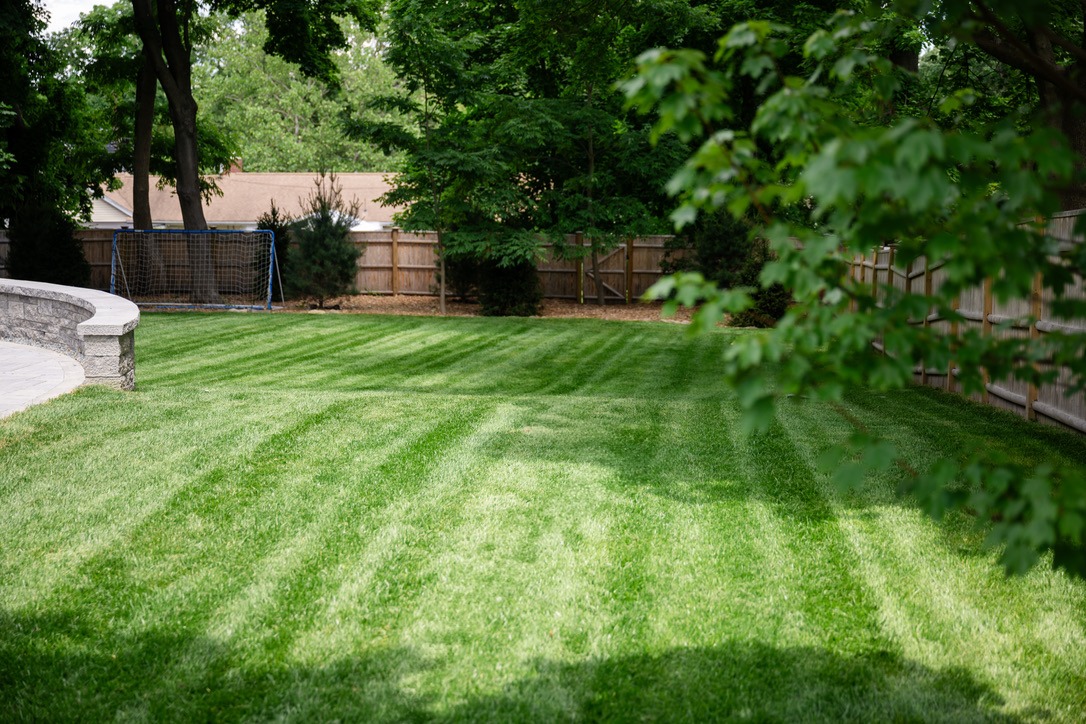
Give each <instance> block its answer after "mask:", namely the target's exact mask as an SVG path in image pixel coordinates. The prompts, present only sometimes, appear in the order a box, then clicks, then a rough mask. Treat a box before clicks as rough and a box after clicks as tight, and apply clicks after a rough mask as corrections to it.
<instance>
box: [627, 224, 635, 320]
mask: <svg viewBox="0 0 1086 724" xmlns="http://www.w3.org/2000/svg"><path fill="white" fill-rule="evenodd" d="M633 252H634V240H633V237H632V236H631V237H629V238H628V239H626V303H627V304H630V303H632V302H633V273H634V263H633Z"/></svg>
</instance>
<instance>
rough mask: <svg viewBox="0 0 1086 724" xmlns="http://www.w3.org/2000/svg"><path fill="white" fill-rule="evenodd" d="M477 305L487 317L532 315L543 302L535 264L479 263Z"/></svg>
mask: <svg viewBox="0 0 1086 724" xmlns="http://www.w3.org/2000/svg"><path fill="white" fill-rule="evenodd" d="M478 279H479V306H480V308H481V310H482V313H483V314H484V315H486V316H489V317H533V316H535V315H537V314H539V305H540V304H541V303H542V302H543V286H542V284H540V281H539V273H538V272H537V271H536V268H535V264H532V263H530V262H522V263H520V264H512V265H507V266H506V265H501V264H498V263H497V262H493V261H487V262H483V263H481V264H480V265H479V277H478Z"/></svg>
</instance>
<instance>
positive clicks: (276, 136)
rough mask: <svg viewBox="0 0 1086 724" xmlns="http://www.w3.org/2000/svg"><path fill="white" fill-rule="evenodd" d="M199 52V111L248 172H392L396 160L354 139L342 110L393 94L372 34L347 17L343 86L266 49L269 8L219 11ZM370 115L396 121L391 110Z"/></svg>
mask: <svg viewBox="0 0 1086 724" xmlns="http://www.w3.org/2000/svg"><path fill="white" fill-rule="evenodd" d="M215 18H216V22H215V23H214V27H213V30H212V31H211V33H210V36H209V37H208V39H207V41H206V43H205V44H204V45H202V46H200V47H198V48H197V49H196V51H195V55H196V57H195V59H194V62H193V86H194V88H195V93H196V95H197V97H198V98H199V100H200V104H201V105H200V108H201V112H202V114H203V115H204V117H206V118H207V119H208V120H209V122H210V123H211V124H212V125H214V126H215V127H216V128H218V129H219V131H220V132H222V133H223V135H225V136H226V137H227V138H229V139H231V141H232V142H233V145H234V149H235V152H236V155H237V157H238V158H240V159H241V160H242V161H243V162H244V169H245V170H246V171H319V170H322V169H323V170H329V169H331V170H335V171H339V172H353V171H393V170H395V169H396V167H397V164H398V159H397V157H396V156H395V155H392V156H389V155H387V154H385V153H383V152H382V151H381V150H380V149H379V148H378V147H377V146H375V145H374V144H370V143H366V142H364V141H359V140H356V139H351V138H349V137H348V136H347V134H346V132H345V126H344V123H343V110H344V107H345V106H346V107H350V108H356V107H358V106H360V105H365V104H366V103H367V102H368V101H369V100H370V99H371V98H374V97H378V96H387V95H388V94H389V93H391V92H392V89H393V86H394V84H395V76H394V75H393V73H392V70H391V69H390V68H389V67H388V66H387V65H386V64H385V63H384V61H383V59H382V58H381V52H380V51H381V48H380V45H379V44H378V42H377V40H376V38H375V36H374V35H373V33H371V32H368V31H366V30H364V29H363V28H362V27H361V26H360V25H359V24H358V22H357V21H354V20H351V19H344V20H342V21H341V25H342V26H343V28H344V32H345V35H346V41H347V45H346V47H345V48H343V49H341V50H339V51H337V52H336V53H334V54H333V55H332V60H333V62H334V64H335V68H336V77H337V78H338V80H339V85H338V87H332V86H330V85H329V84H328V83H327V82H325V81H324V80H322V79H320V78H317V77H312V76H307V75H305V74H304V73H303V72H302V71H301V69H300V68H299V66H298V65H297V64H295V63H291V62H289V61H286V60H283V59H282V58H279V57H277V56H274V55H269V54H268V53H266V52H265V51H264V45H265V44H266V43H267V40H268V30H267V27H266V20H265V13H264V11H260V10H257V11H252V12H248V13H243V14H241V15H240V16H238V17H237V18H230V17H228V16H224V15H217V16H215ZM368 117H371V118H373V119H374V120H376V119H381V120H386V121H388V122H390V123H393V124H395V123H396V119H395V117H389V114H388V113H380V114H377V115H372V114H371V115H370V116H368Z"/></svg>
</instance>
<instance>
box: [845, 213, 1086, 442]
mask: <svg viewBox="0 0 1086 724" xmlns="http://www.w3.org/2000/svg"><path fill="white" fill-rule="evenodd" d="M1083 215H1086V209H1079V210H1076V211H1065V212H1062V213H1059V214H1056V215H1054V216H1053V217H1052V218H1050V219H1049V220H1048V221H1047V223H1046V226H1045V233H1046V234H1048V235H1049V236H1050V237H1052V238H1053V239H1056V240H1058V241H1059V242H1060V244H1061V246H1062V247H1063V248H1065V249H1066V248H1069V247H1071V246H1072V245H1078V244H1082V243H1086V242H1084V240H1083V239H1082V238H1081V237H1075V236H1074V228H1075V222H1076V220H1077V219H1078V217H1079V216H1083ZM942 266H943V265H942V263H939V262H933V261H929V260H927V259H925V258H924V257H920V258H919V259H917V260H916V261H914V262H912V263H911V264H908V265H905V266H901V265H900V264H898V263H896V261H895V259H894V248H893V247H886V248H883V249H879V250H877V251H874V252H872V253H871V254H870V255H865V256H861V257H856V258H855V259H853V261H852V265H851V269H850V273H851V275H852V278H853V279H854V280H856V281H858V282H860V283H869V284H871V287H872V289H873V290H874V292H875V293H876V294H877V295H878V297H879V298H880V299H883V298H885V294H886V292H887V290H888V288H889V287H894V288H896V289H897V290H899V291H901V292H905V293H915V294H919V293H924V294H932V293H936V292H938V290H939V289H940V287H941V286H942V283H943V279H944V278H945V272H944V271H943V268H942ZM1064 296H1065V297H1066V298H1072V299H1086V285H1084V283H1083V279H1082V278H1080V277H1076V279H1075V283H1074V284H1073V285H1072V286H1071V287H1069V288H1068V289H1066V290H1065V291H1064ZM1053 298H1054V293H1053V291H1052V289H1051V288H1049V287H1046V286H1045V282H1044V279H1043V278H1041V276H1040V275H1037V276H1036V277H1035V278H1034V279H1033V286H1032V289H1031V293H1030V296H1029V298H1027V299H1012V300H1008V301H1007V302H1005V303H1001V302H1000V301H999V300H998V299H996V298H995V297H994V296H993V294H992V279H986V280H985V281H984V283H983V284H980V285H978V286H976V287H973V288H970V289H966V290H964V291H963V292H962V293H961V294H960V295H959V297H958V299H957V300H955V301H954V302H952V306H953V307H954V308H955V310H956V311H957V313H958V314H959V315H961V316H962V317H963V319H964V321H949V320H947V319H944V318H943V317H942V316H940V315H939V314H936V313H931V314H928V315H927V316H926V317H925V318H924V319H918V320H913V324H918V325H924V326H927V327H931V328H933V329H936V330H938V331H941V332H942V333H944V334H950V335H954V336H958V335H960V334H963V333H965V332H966V331H968V330H970V329H974V330H979V331H980V333H981V334H982V335H986V336H990V335H996V336H997V337H998V338H1000V339H1013V338H1030V339H1041V338H1043V337H1044V336H1045V335H1046V334H1052V333H1054V332H1062V333H1070V334H1083V333H1086V320H1081V319H1077V320H1070V319H1061V318H1058V317H1056V316H1054V315H1053V314H1052V312H1051V309H1052V301H1053ZM958 374H959V369H958V368H957V367H956V366H955V365H954V364H953V363H952V364H951V365H950V366H949V368H948V369H935V368H931V367H928V366H926V365H924V366H921V367H919V368H918V369H917V370H916V372H915V381H916V382H918V383H919V384H921V385H927V386H930V387H938V388H941V389H944V390H947V391H948V392H956V393H961V392H962V390H961V387H960V385H959V384H958V382H957V377H958ZM1071 377H1072V375H1071V372H1070V371H1069V370H1067V369H1066V368H1061V369H1058V370H1057V379H1056V381H1055V382H1054V383H1052V384H1046V385H1043V386H1041V387H1039V388H1038V387H1036V386H1034V385H1030V384H1027V383H1025V382H1022V381H1019V380H1015V379H1005V380H998V379H987V378H986V380H987V381H986V384H985V389H984V391H983V392H982V393H979V394H974V395H972V397H973V399H975V400H977V401H980V402H983V403H985V404H989V405H993V406H995V407H999V408H1003V409H1006V410H1011V411H1013V412H1015V413H1017V414H1020V415H1022V416H1023V417H1026V418H1027V419H1030V420H1038V421H1041V422H1048V423H1054V424H1058V425H1060V426H1064V427H1069V428H1072V429H1074V430H1078V431H1079V432H1084V433H1086V397H1084V395H1083V393H1082V392H1077V393H1075V394H1070V393H1069V389H1070V383H1071Z"/></svg>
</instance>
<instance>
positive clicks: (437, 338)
mask: <svg viewBox="0 0 1086 724" xmlns="http://www.w3.org/2000/svg"><path fill="white" fill-rule="evenodd" d="M735 334H743V332H732V331H725V330H721V331H720V332H719V333H717V334H715V335H713V336H711V337H708V338H702V339H695V340H691V339H688V338H687V337H686V336H685V330H684V329H683V328H681V327H679V326H677V325H667V324H617V323H606V322H594V321H587V320H532V319H529V320H499V319H423V318H407V317H399V318H390V317H365V316H338V315H287V314H282V315H263V314H214V315H213V314H169V315H161V314H147V315H145V316H144V319H143V322H142V324H141V326H140V328H139V330H138V332H137V359H138V362H137V375H138V389H137V391H136V392H134V393H118V392H113V391H109V390H104V389H84V390H81V391H79V392H77V393H75V394H73V395H69V396H66V397H64V398H61V399H58V400H55V401H53V402H51V403H49V404H47V405H43V406H39V407H36V408H33V409H31V410H29V411H27V412H25V413H21V414H18V415H15V416H14V417H12V418H9V419H7V420H2V421H0V720H5V721H7V720H12V719H15V720H65V719H81V720H106V719H123V720H156V721H157V720H205V719H224V720H235V719H253V720H267V719H288V720H296V721H307V722H308V721H329V720H335V719H339V720H344V721H374V720H378V721H385V720H395V721H402V720H412V721H414V720H435V719H436V720H446V719H448V720H508V721H528V720H531V721H536V720H567V719H588V720H618V721H626V720H638V721H640V720H688V721H702V720H709V719H754V720H803V721H810V720H856V721H888V720H942V721H970V720H989V719H995V720H1018V719H1025V720H1046V721H1068V722H1071V721H1082V720H1083V719H1084V718H1086V584H1084V583H1083V582H1081V581H1079V582H1074V581H1071V580H1069V579H1068V578H1067V577H1066V576H1064V575H1062V574H1057V573H1053V572H1051V571H1049V570H1038V571H1035V572H1034V573H1032V574H1031V575H1029V576H1028V577H1025V578H1021V579H1006V578H1005V577H1004V576H1003V574H1002V573H1001V572H1000V570H999V569H998V567H997V566H996V565H995V564H994V563H993V556H992V555H990V554H988V553H984V552H982V551H981V550H980V549H979V541H980V538H981V536H980V535H979V534H977V533H976V532H975V531H973V530H972V528H971V521H967V520H950V521H947V522H946V523H945V524H942V525H936V524H934V523H932V522H930V521H928V520H927V519H925V518H924V517H923V516H922V515H921V514H919V513H918V512H916V511H915V510H913V509H912V508H910V507H909V506H908V505H907V504H903V503H901V502H899V501H898V500H896V499H895V497H894V495H893V489H894V486H895V482H896V481H895V480H893V479H891V478H885V479H876V480H871V481H870V482H869V485H868V487H867V489H866V490H865V492H864V493H863V494H862V495H856V496H851V497H843V496H841V495H838V494H837V493H836V492H834V490H833V489H831V488H830V487H829V485H828V483H827V481H826V478H825V476H824V475H822V474H820V473H818V472H817V471H816V467H815V465H814V462H813V461H814V459H815V458H816V457H817V456H818V454H819V452H820V450H821V447H822V446H823V445H824V444H825V443H827V442H831V441H834V440H837V439H838V438H839V437H840V436H841V435H842V434H843V433H844V430H845V428H844V425H843V423H842V421H841V420H840V419H839V418H838V417H837V416H836V415H835V414H834V413H832V412H829V411H828V410H826V409H825V408H822V407H819V406H816V405H812V404H803V403H800V402H796V403H790V404H789V405H788V407H787V408H786V409H784V410H782V411H781V413H780V414H779V419H778V422H777V423H776V424H775V425H774V427H773V429H772V431H771V433H770V434H769V435H768V436H765V437H761V438H751V439H744V438H743V437H742V436H741V435H740V434H739V433H738V430H737V413H736V406H735V403H734V400H733V398H732V396H731V394H730V393H729V392H728V391H726V390H725V389H724V388H723V387H722V386H721V384H720V382H719V381H718V379H717V375H716V373H715V371H714V365H715V363H716V360H717V359H718V358H719V356H720V354H721V353H722V350H723V349H724V348H725V347H726V345H727V344H728V341H729V339H732V336H733V335H735ZM767 372H768V371H767ZM849 407H850V408H851V410H852V411H853V413H854V414H855V415H857V416H858V417H859V418H860V419H862V420H863V421H864V422H865V423H866V424H867V425H869V426H871V427H872V428H874V429H877V430H880V431H882V432H884V433H886V434H888V435H891V436H893V437H894V438H895V439H897V440H898V441H899V442H900V444H901V445H902V446H904V447H905V448H907V449H909V450H910V451H911V453H910V454H911V455H912V456H913V459H914V462H917V463H923V462H924V460H930V459H931V458H933V457H935V456H938V455H944V454H956V453H958V452H959V451H963V450H970V449H973V448H975V447H977V446H1005V447H1007V448H1008V449H1013V450H1014V451H1015V454H1016V455H1020V456H1022V457H1024V458H1026V459H1031V460H1042V459H1049V458H1055V457H1057V456H1063V457H1065V458H1067V459H1069V460H1072V461H1076V462H1077V463H1078V464H1086V445H1084V443H1083V441H1082V439H1080V438H1078V437H1074V436H1071V435H1069V434H1064V433H1061V432H1059V431H1055V430H1052V429H1050V428H1043V427H1040V426H1036V425H1027V424H1025V423H1022V422H1020V421H1018V420H1016V419H1014V418H1011V417H1009V416H1005V415H1002V414H999V413H996V412H992V411H987V410H983V409H979V408H975V407H972V406H970V405H968V404H966V403H962V402H960V401H958V400H956V399H954V398H951V397H947V396H944V395H940V394H937V393H928V392H923V391H909V392H903V393H896V394H885V395H876V394H859V393H857V394H855V395H854V396H853V398H852V399H851V400H850V402H849Z"/></svg>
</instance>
